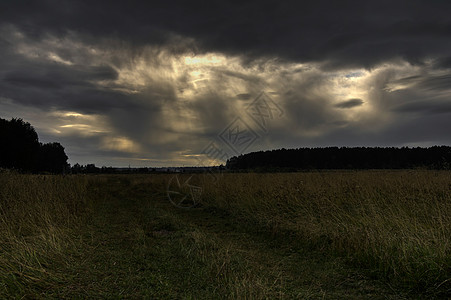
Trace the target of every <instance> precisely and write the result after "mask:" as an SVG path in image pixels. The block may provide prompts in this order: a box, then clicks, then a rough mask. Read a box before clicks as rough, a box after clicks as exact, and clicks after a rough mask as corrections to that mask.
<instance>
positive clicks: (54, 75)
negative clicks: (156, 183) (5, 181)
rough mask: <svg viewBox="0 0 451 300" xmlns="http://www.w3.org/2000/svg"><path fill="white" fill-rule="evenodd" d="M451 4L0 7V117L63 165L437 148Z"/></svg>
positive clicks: (444, 120)
mask: <svg viewBox="0 0 451 300" xmlns="http://www.w3.org/2000/svg"><path fill="white" fill-rule="evenodd" d="M450 16H451V1H434V0H429V1H416V0H408V1H379V0H378V1H361V0H360V1H322V0H315V1H264V0H262V1H225V0H224V1H168V0H166V1H123V0H121V1H116V0H111V1H92V0H91V1H62V0H52V1H51V0H39V1H21V0H14V1H9V0H2V1H1V2H0V53H1V55H0V117H2V118H8V119H9V118H12V117H20V118H23V119H24V120H25V121H28V122H30V123H31V124H32V125H33V126H34V127H35V128H36V130H37V132H38V133H39V136H40V140H41V141H42V142H51V141H58V142H60V143H61V144H63V146H65V148H66V153H67V154H68V155H69V157H70V163H72V164H74V163H75V162H79V163H82V164H86V163H95V164H96V165H98V166H102V165H106V166H110V165H112V166H128V165H129V164H130V165H131V166H181V165H199V164H211V163H213V162H219V161H221V160H223V159H225V158H227V157H228V156H231V155H235V154H237V153H243V152H249V151H256V150H264V149H275V148H282V147H285V148H292V147H317V146H431V145H451V17H450Z"/></svg>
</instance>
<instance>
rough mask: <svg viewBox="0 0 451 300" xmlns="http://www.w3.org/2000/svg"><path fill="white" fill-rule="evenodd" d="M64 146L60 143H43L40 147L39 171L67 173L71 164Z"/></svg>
mask: <svg viewBox="0 0 451 300" xmlns="http://www.w3.org/2000/svg"><path fill="white" fill-rule="evenodd" d="M67 159H68V157H67V155H66V153H65V152H64V147H63V146H61V144H60V143H47V144H41V146H40V148H39V162H38V167H39V171H42V172H50V173H65V172H66V170H67V169H68V167H69V165H68V164H67Z"/></svg>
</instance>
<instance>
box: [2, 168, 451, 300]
mask: <svg viewBox="0 0 451 300" xmlns="http://www.w3.org/2000/svg"><path fill="white" fill-rule="evenodd" d="M174 176H177V179H178V180H179V182H180V183H181V184H182V186H181V187H180V188H179V192H180V193H181V194H179V195H183V194H184V193H185V195H187V196H188V198H189V197H190V196H191V194H190V193H191V189H190V187H189V186H188V185H183V183H185V182H186V180H187V179H188V178H190V177H191V179H190V180H189V184H190V185H192V186H196V187H199V188H201V193H196V194H195V197H196V199H195V200H196V201H197V202H198V205H197V206H196V207H194V208H191V209H181V208H178V207H175V206H174V205H172V204H171V203H170V201H168V197H167V196H168V195H167V190H168V183H169V182H171V179H173V178H174ZM169 188H170V189H172V188H171V187H169ZM22 297H25V298H79V297H82V298H83V297H91V298H111V297H114V298H123V297H126V298H141V297H147V298H167V299H169V298H171V299H173V298H183V299H192V298H196V299H199V298H200V299H211V298H231V299H243V298H246V299H248V298H252V299H253V298H257V299H264V298H271V299H273V298H280V299H289V298H311V299H317V298H326V299H343V298H371V299H380V298H388V299H403V298H405V299H407V298H418V297H422V298H425V297H426V298H445V299H446V298H449V297H451V172H450V171H428V170H402V171H387V170H385V171H321V172H317V171H315V172H304V173H277V174H269V173H262V174H256V173H239V174H234V173H225V174H215V176H212V175H211V174H194V175H188V174H151V175H89V176H88V175H67V176H62V175H21V174H16V173H11V172H2V173H0V298H22Z"/></svg>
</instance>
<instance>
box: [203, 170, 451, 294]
mask: <svg viewBox="0 0 451 300" xmlns="http://www.w3.org/2000/svg"><path fill="white" fill-rule="evenodd" d="M206 178H208V177H205V178H204V180H203V183H202V185H203V188H204V193H203V195H202V204H203V205H206V206H214V207H218V208H221V209H224V210H227V211H229V212H231V213H233V214H234V215H235V216H236V217H237V218H238V219H240V220H245V221H246V222H247V223H249V224H253V225H256V226H258V227H259V228H264V230H267V231H269V232H271V233H273V234H275V235H278V234H285V233H290V234H294V235H295V236H296V237H297V238H298V239H300V240H301V241H302V242H303V243H308V244H309V245H311V246H312V247H314V248H317V249H318V248H319V249H324V251H329V252H333V253H336V254H338V255H344V256H347V257H349V258H350V260H351V261H353V262H354V263H355V264H356V265H359V266H361V267H364V268H368V269H369V270H370V271H371V272H372V273H374V275H376V276H377V277H385V278H387V279H388V280H389V281H391V282H393V283H397V284H400V285H402V286H406V287H408V288H410V289H414V290H417V291H425V290H427V291H429V292H431V293H432V294H435V293H440V292H443V293H450V292H451V172H449V171H426V170H424V171H423V170H418V171H417V170H415V171H330V172H310V173H284V174H280V173H278V174H224V175H222V176H220V177H219V178H218V180H217V181H216V182H213V181H211V180H208V179H206Z"/></svg>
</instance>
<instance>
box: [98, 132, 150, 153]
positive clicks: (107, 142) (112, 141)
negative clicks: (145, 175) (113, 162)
mask: <svg viewBox="0 0 451 300" xmlns="http://www.w3.org/2000/svg"><path fill="white" fill-rule="evenodd" d="M101 147H102V149H104V150H113V151H121V152H128V153H138V152H141V151H142V149H141V146H140V145H139V144H137V143H135V142H134V141H132V140H130V139H129V138H127V137H110V136H107V137H104V138H103V139H102V143H101Z"/></svg>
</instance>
